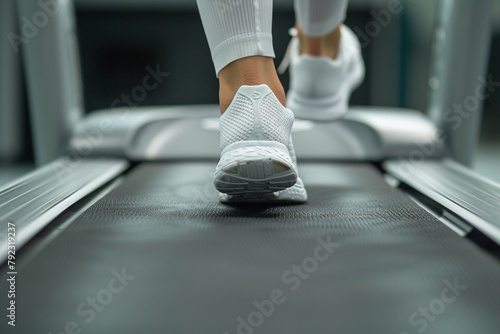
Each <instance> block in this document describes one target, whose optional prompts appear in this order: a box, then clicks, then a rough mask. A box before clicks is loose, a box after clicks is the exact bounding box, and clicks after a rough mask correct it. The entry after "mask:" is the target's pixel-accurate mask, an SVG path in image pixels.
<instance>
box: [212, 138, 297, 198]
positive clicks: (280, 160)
mask: <svg viewBox="0 0 500 334" xmlns="http://www.w3.org/2000/svg"><path fill="white" fill-rule="evenodd" d="M244 144H245V143H244V142H243V144H242V142H239V143H236V146H235V147H228V149H226V150H224V151H223V153H222V156H221V160H220V162H219V165H218V166H217V170H216V173H215V178H214V185H215V188H216V189H217V190H218V191H219V192H221V193H225V194H228V195H245V196H256V197H259V196H260V195H263V194H270V193H274V192H277V191H281V190H285V189H287V188H290V187H292V186H293V185H294V184H295V183H296V182H297V177H298V172H297V169H296V167H295V165H294V164H293V162H292V159H291V157H290V154H289V153H288V149H286V147H285V146H284V145H282V144H280V143H276V142H266V143H260V145H253V144H252V143H248V145H247V146H243V147H238V146H241V145H244Z"/></svg>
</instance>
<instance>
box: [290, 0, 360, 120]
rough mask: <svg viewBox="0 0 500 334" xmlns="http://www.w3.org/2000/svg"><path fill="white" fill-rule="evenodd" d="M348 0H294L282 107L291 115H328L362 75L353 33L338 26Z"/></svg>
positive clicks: (338, 109)
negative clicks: (287, 79) (293, 32)
mask: <svg viewBox="0 0 500 334" xmlns="http://www.w3.org/2000/svg"><path fill="white" fill-rule="evenodd" d="M347 4H348V0H295V14H296V18H297V23H296V30H297V37H296V38H294V40H293V41H292V44H291V49H290V50H291V52H290V54H291V69H290V71H291V72H290V90H289V92H288V96H287V102H288V106H289V107H290V108H291V109H292V110H293V111H294V113H295V115H296V117H301V118H309V119H316V120H334V119H337V118H339V117H341V116H342V115H344V114H345V113H346V112H347V110H348V102H349V97H350V94H351V92H352V90H353V89H354V88H355V87H357V86H358V85H359V84H360V83H361V81H362V80H363V78H364V64H363V60H362V58H361V51H360V46H359V42H358V41H357V38H356V35H355V34H354V33H353V32H352V31H350V30H349V29H348V28H347V27H345V26H344V25H343V21H344V19H345V16H346V10H347Z"/></svg>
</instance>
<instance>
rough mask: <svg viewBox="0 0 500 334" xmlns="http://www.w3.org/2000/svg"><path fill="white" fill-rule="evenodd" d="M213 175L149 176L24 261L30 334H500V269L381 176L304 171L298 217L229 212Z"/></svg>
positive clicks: (264, 209) (349, 167)
mask: <svg viewBox="0 0 500 334" xmlns="http://www.w3.org/2000/svg"><path fill="white" fill-rule="evenodd" d="M214 168H215V165H214V163H148V164H142V165H139V166H138V167H136V168H135V169H133V170H132V171H131V172H130V173H129V174H128V175H127V176H125V178H124V180H123V183H122V184H120V185H119V186H118V187H116V188H115V189H113V190H112V191H111V192H110V193H109V194H107V195H106V196H104V197H103V198H101V199H100V200H99V201H98V202H97V203H96V204H94V205H93V206H91V207H90V208H88V209H87V210H86V211H84V212H83V213H82V214H81V215H80V216H78V217H77V218H76V220H74V221H73V222H72V223H71V224H65V220H66V219H67V218H71V215H72V213H71V212H67V213H65V214H63V215H62V216H61V217H59V218H58V219H56V221H55V222H53V223H52V224H50V225H49V226H48V227H47V228H46V229H45V230H44V231H43V232H42V233H40V234H39V235H38V236H37V237H36V238H35V239H34V240H33V241H32V242H30V243H29V244H28V246H27V247H26V248H25V249H23V251H21V253H20V258H19V259H18V263H17V267H18V277H17V287H18V294H17V296H16V304H17V314H18V318H17V326H16V327H17V328H16V330H17V331H18V332H19V333H50V332H52V333H54V334H55V333H59V332H64V331H65V330H67V329H65V328H67V326H68V324H70V325H69V326H70V327H72V326H75V325H76V326H77V327H76V329H81V330H82V333H221V334H224V333H230V334H233V333H254V332H255V333H339V334H343V333H380V334H388V333H389V334H390V333H395V334H400V333H409V334H413V333H420V332H419V330H422V332H425V333H454V334H457V333H464V334H470V333H481V334H489V333H491V334H497V333H498V332H499V330H500V317H499V316H498V314H500V303H499V301H500V289H499V288H498V282H499V281H500V267H499V266H498V261H497V260H496V259H494V258H493V257H491V256H490V255H488V254H487V253H485V252H484V251H482V250H481V249H479V248H477V247H476V246H474V245H473V244H472V243H471V242H469V241H467V240H464V239H462V238H461V237H459V236H458V235H456V234H455V233H454V232H452V231H451V230H449V229H448V228H447V227H445V226H444V225H443V224H442V223H441V222H439V221H438V220H437V219H435V218H434V217H433V216H431V215H430V214H428V213H427V212H426V211H425V210H423V209H422V208H420V207H419V206H418V205H417V204H415V203H414V202H412V201H411V200H410V199H409V198H408V197H406V195H404V194H403V193H402V192H401V191H399V190H396V189H392V188H391V187H389V186H388V185H387V184H386V183H385V181H384V179H383V177H382V175H381V173H380V172H379V171H378V170H377V169H376V168H374V167H373V166H371V165H366V164H347V163H346V164H327V163H304V164H299V170H300V173H301V174H300V175H301V177H302V178H303V180H304V182H305V184H306V188H307V190H308V194H309V201H308V203H307V204H304V205H288V206H248V205H247V206H227V205H223V204H220V203H219V202H218V195H217V192H216V191H215V188H214V187H213V184H212V181H213V171H214ZM54 236H55V237H54ZM49 237H53V239H52V240H51V241H50V242H48V243H46V244H45V246H44V247H43V248H42V250H41V251H40V247H41V245H42V244H43V242H44V240H48V239H47V238H49ZM297 268H299V269H297ZM3 271H4V277H5V275H6V274H5V272H6V270H5V268H4V270H3ZM122 271H123V273H122ZM124 274H126V275H129V276H130V277H125V278H124ZM132 276H133V278H132ZM119 277H121V279H120V278H119ZM450 285H451V286H453V285H454V286H455V288H454V289H453V288H450ZM445 289H447V290H446V291H445V292H443V291H444V290H445ZM2 291H8V289H7V285H6V282H5V280H3V283H2ZM278 296H279V297H278ZM4 298H5V297H4ZM271 299H273V300H274V301H275V302H271V303H272V305H273V306H272V307H271V306H269V302H263V301H264V300H271ZM92 301H94V303H96V305H94V304H92ZM92 305H94V306H92ZM256 305H260V306H256ZM262 305H267V306H266V307H268V308H267V309H266V308H264V309H262V307H261V306H262ZM271 309H272V311H270V310H271ZM264 313H267V314H264ZM5 322H6V321H5V319H4V321H3V324H2V326H4V325H5ZM243 322H244V323H245V325H241V323H243ZM238 326H240V328H238ZM243 327H245V328H246V329H245V328H243ZM0 328H2V327H1V326H0ZM424 328H425V329H424ZM249 329H250V330H251V331H249ZM2 333H3V331H2Z"/></svg>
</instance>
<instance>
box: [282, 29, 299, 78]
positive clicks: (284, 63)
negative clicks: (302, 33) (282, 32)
mask: <svg viewBox="0 0 500 334" xmlns="http://www.w3.org/2000/svg"><path fill="white" fill-rule="evenodd" d="M288 34H290V36H292V40H291V41H290V43H288V47H287V49H286V52H285V56H284V57H283V60H282V61H281V64H280V66H278V70H277V71H278V73H279V74H284V73H285V72H286V70H287V68H288V66H289V65H290V61H291V58H292V52H293V50H296V49H297V47H298V46H299V39H298V38H297V36H298V34H299V33H298V31H297V29H296V28H295V27H292V28H290V29H288Z"/></svg>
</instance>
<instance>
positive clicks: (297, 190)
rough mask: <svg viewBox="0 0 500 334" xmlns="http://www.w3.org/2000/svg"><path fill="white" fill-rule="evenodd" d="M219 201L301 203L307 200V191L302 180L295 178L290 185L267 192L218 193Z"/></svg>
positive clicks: (228, 202) (232, 202)
mask: <svg viewBox="0 0 500 334" xmlns="http://www.w3.org/2000/svg"><path fill="white" fill-rule="evenodd" d="M219 200H220V201H221V203H226V204H237V203H266V204H272V203H280V204H302V203H305V202H307V191H306V189H305V187H304V183H303V182H302V180H301V179H300V177H299V178H297V183H295V184H294V185H293V186H292V187H290V188H288V189H285V190H282V191H278V192H274V193H269V194H241V195H228V194H223V193H219Z"/></svg>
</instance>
